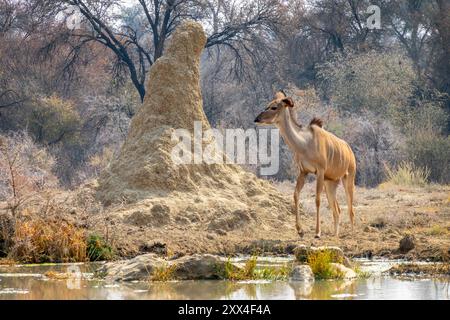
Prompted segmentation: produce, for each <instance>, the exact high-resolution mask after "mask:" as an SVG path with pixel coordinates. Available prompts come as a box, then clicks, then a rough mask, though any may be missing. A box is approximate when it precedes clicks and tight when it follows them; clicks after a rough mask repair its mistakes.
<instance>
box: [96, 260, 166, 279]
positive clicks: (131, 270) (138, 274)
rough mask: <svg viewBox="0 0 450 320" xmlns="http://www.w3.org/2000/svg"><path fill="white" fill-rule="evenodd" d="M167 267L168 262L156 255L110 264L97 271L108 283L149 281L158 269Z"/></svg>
mask: <svg viewBox="0 0 450 320" xmlns="http://www.w3.org/2000/svg"><path fill="white" fill-rule="evenodd" d="M164 266H167V261H166V260H164V259H162V258H159V257H158V256H157V255H156V254H154V253H149V254H144V255H141V256H137V257H135V258H133V259H130V260H123V261H114V262H108V263H106V264H105V265H103V266H102V267H101V268H99V269H98V270H97V271H96V274H100V275H103V276H105V279H106V280H107V281H145V280H149V279H150V277H151V275H152V274H153V272H154V271H155V269H156V268H161V267H164Z"/></svg>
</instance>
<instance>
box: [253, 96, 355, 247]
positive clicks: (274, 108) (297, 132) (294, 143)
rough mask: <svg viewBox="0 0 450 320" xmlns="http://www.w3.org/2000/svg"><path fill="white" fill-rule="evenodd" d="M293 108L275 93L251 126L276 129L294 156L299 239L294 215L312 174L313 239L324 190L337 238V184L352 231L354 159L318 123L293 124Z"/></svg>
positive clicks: (346, 148) (340, 142)
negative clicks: (341, 185)
mask: <svg viewBox="0 0 450 320" xmlns="http://www.w3.org/2000/svg"><path fill="white" fill-rule="evenodd" d="M293 108H294V101H293V100H292V99H291V98H289V97H287V96H286V94H285V93H284V92H283V91H279V92H277V93H276V95H275V99H274V100H273V101H272V102H270V103H269V106H268V107H267V108H266V109H265V110H264V111H263V112H262V113H261V114H260V115H259V116H258V117H257V118H256V119H255V122H256V123H258V124H273V125H275V126H277V127H278V129H279V130H280V133H281V136H282V137H283V140H284V141H285V142H286V144H287V145H288V146H289V148H290V149H291V150H292V152H293V153H294V159H295V162H296V164H297V166H298V169H299V175H298V178H297V184H296V186H295V191H294V213H295V216H296V228H297V232H298V234H299V235H300V237H303V230H302V227H301V224H300V214H299V211H298V202H299V194H300V191H301V190H302V188H303V185H304V184H305V178H306V176H307V175H308V174H309V173H313V174H315V175H316V179H317V182H316V183H317V184H316V235H315V237H316V238H320V215H319V209H320V194H321V192H322V190H323V187H324V186H325V192H326V194H327V198H328V203H329V205H330V208H331V210H332V212H333V219H334V234H335V235H336V236H338V235H339V216H340V213H341V209H340V208H339V204H338V202H337V200H336V189H337V187H338V184H339V182H340V181H341V180H342V183H343V185H344V189H345V193H346V198H347V206H348V213H349V215H350V221H351V224H352V228H353V226H354V219H355V213H354V211H353V191H354V188H355V174H356V160H355V155H354V154H353V151H352V149H351V148H350V146H349V145H348V143H347V142H345V141H344V140H341V139H339V138H338V137H336V136H335V135H333V134H332V133H330V132H328V131H326V130H324V129H323V128H322V120H320V119H317V118H314V119H313V120H312V121H311V123H310V124H309V125H308V126H306V127H304V126H302V125H300V124H299V123H298V122H297V120H296V116H295V115H294V110H293Z"/></svg>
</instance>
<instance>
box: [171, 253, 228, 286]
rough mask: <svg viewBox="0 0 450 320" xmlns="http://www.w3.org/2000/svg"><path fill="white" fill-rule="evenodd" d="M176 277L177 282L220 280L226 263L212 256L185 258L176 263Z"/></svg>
mask: <svg viewBox="0 0 450 320" xmlns="http://www.w3.org/2000/svg"><path fill="white" fill-rule="evenodd" d="M173 263H174V264H175V271H174V277H175V278H176V279H177V280H199V279H218V278H219V276H220V275H219V270H220V268H222V267H223V266H224V264H225V261H224V260H223V259H222V258H220V257H218V256H214V255H211V254H203V255H202V254H195V255H192V256H184V257H181V258H179V259H177V260H175V261H173Z"/></svg>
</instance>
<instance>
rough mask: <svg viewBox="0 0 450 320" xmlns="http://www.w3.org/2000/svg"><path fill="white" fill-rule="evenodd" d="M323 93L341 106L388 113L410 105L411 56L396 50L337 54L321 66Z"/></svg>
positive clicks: (411, 90)
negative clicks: (409, 57) (408, 56)
mask: <svg viewBox="0 0 450 320" xmlns="http://www.w3.org/2000/svg"><path fill="white" fill-rule="evenodd" d="M318 78H319V80H321V84H320V88H321V91H322V93H323V94H324V95H325V96H326V97H327V98H329V99H330V100H331V101H333V103H335V104H336V106H337V107H338V108H340V109H343V110H347V111H353V112H354V111H357V112H360V111H362V110H364V109H366V110H370V111H372V112H374V113H376V114H378V115H384V116H386V115H389V114H391V112H392V111H394V110H396V109H399V108H401V107H403V106H405V105H407V104H408V99H409V97H410V96H411V95H412V94H413V90H414V86H413V82H414V81H415V79H416V76H415V74H414V69H413V67H412V63H411V61H410V59H408V58H407V57H406V56H404V55H403V54H401V53H396V52H393V53H392V52H391V53H387V52H375V51H370V52H366V53H360V54H356V53H351V52H350V53H346V54H345V55H344V54H337V55H336V56H335V57H334V59H333V60H332V61H330V62H326V63H323V64H322V65H319V67H318Z"/></svg>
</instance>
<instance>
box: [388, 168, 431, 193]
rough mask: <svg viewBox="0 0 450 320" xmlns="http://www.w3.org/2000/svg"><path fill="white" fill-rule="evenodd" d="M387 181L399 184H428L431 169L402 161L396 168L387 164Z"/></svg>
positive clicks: (420, 185)
mask: <svg viewBox="0 0 450 320" xmlns="http://www.w3.org/2000/svg"><path fill="white" fill-rule="evenodd" d="M386 176H387V182H388V183H390V184H393V185H398V186H419V187H423V186H425V185H426V184H428V177H429V176H430V170H429V169H428V168H426V167H425V168H421V167H416V166H415V165H414V164H412V163H410V162H402V163H400V164H399V165H398V167H397V168H396V169H391V168H389V167H388V166H387V165H386Z"/></svg>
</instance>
